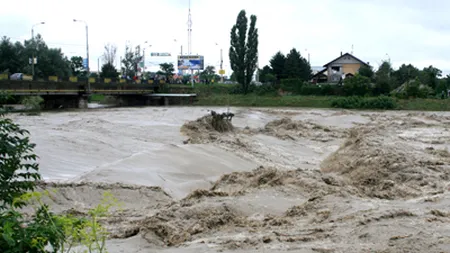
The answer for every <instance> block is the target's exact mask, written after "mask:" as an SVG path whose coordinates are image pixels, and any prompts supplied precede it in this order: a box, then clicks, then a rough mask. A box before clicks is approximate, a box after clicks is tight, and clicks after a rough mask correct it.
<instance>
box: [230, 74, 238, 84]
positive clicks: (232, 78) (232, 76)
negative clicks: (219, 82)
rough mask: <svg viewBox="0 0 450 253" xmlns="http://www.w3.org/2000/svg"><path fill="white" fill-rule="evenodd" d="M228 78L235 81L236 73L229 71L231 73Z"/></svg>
mask: <svg viewBox="0 0 450 253" xmlns="http://www.w3.org/2000/svg"><path fill="white" fill-rule="evenodd" d="M230 80H231V81H233V82H236V81H237V79H236V73H234V72H233V73H231V75H230Z"/></svg>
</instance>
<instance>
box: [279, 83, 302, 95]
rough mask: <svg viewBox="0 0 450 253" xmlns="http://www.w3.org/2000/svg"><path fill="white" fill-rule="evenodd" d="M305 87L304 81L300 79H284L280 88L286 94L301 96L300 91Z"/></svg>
mask: <svg viewBox="0 0 450 253" xmlns="http://www.w3.org/2000/svg"><path fill="white" fill-rule="evenodd" d="M302 86H303V81H302V80H300V79H282V80H281V83H280V88H281V89H282V90H283V91H285V92H292V93H294V94H300V90H301V88H302Z"/></svg>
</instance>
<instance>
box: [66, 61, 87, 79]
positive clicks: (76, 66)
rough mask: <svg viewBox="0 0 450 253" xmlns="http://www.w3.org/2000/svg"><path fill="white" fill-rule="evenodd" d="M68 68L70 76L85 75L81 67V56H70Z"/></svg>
mask: <svg viewBox="0 0 450 253" xmlns="http://www.w3.org/2000/svg"><path fill="white" fill-rule="evenodd" d="M70 69H71V70H72V76H77V77H85V76H86V74H87V72H86V70H85V69H84V67H83V58H82V57H81V56H72V57H71V58H70Z"/></svg>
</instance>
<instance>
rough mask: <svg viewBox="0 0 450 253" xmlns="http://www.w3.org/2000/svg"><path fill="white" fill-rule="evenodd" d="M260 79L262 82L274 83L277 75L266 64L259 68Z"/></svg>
mask: <svg viewBox="0 0 450 253" xmlns="http://www.w3.org/2000/svg"><path fill="white" fill-rule="evenodd" d="M258 71H259V81H260V82H262V83H273V82H275V81H276V77H275V75H274V74H273V70H272V69H271V68H270V66H268V65H266V66H264V67H263V68H262V69H259V70H258Z"/></svg>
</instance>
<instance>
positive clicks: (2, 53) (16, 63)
mask: <svg viewBox="0 0 450 253" xmlns="http://www.w3.org/2000/svg"><path fill="white" fill-rule="evenodd" d="M22 51H23V45H22V44H21V43H15V44H13V43H12V42H11V41H10V39H9V38H7V37H6V36H4V37H2V39H1V42H0V72H4V71H7V72H9V73H18V72H23V71H24V66H26V64H25V62H24V60H25V59H24V58H23V55H21V52H22Z"/></svg>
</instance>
